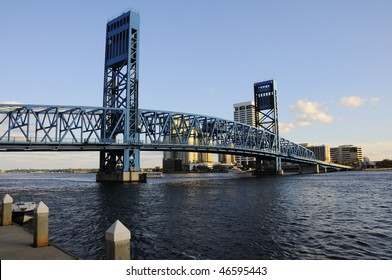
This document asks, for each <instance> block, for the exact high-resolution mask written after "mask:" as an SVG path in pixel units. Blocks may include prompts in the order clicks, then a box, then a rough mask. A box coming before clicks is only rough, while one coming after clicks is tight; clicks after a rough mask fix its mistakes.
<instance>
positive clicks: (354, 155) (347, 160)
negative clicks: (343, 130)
mask: <svg viewBox="0 0 392 280" xmlns="http://www.w3.org/2000/svg"><path fill="white" fill-rule="evenodd" d="M331 160H332V162H334V163H339V164H354V163H360V162H363V154H362V148H361V147H358V146H353V145H341V146H339V147H335V148H331Z"/></svg>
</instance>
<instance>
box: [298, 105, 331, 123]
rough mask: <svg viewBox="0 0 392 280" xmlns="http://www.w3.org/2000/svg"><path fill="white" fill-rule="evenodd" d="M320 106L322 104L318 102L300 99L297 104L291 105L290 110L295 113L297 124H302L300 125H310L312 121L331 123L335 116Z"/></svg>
mask: <svg viewBox="0 0 392 280" xmlns="http://www.w3.org/2000/svg"><path fill="white" fill-rule="evenodd" d="M320 107H321V105H320V104H319V103H318V102H310V101H306V100H302V99H300V100H298V101H297V104H296V105H291V106H290V110H291V111H292V112H293V113H294V114H295V116H296V118H297V124H302V125H299V126H308V125H310V122H324V123H331V122H332V120H333V117H332V116H330V115H327V114H326V113H325V112H323V111H322V109H321V108H320ZM304 124H306V125H304Z"/></svg>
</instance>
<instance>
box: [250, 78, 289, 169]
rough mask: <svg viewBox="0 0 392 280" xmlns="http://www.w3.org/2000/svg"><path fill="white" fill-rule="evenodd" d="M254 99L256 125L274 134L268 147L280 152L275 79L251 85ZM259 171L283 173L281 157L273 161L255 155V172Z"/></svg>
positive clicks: (277, 152)
mask: <svg viewBox="0 0 392 280" xmlns="http://www.w3.org/2000/svg"><path fill="white" fill-rule="evenodd" d="M253 87H254V100H255V114H256V116H255V120H256V127H260V128H262V129H264V130H266V131H268V132H271V133H273V134H275V139H274V141H273V146H272V147H270V148H271V149H272V150H274V151H275V152H276V154H278V155H279V154H280V140H279V122H278V99H277V88H276V81H275V80H269V81H264V82H258V83H255V84H254V85H253ZM259 173H261V174H262V173H274V174H280V175H282V174H283V170H282V159H281V158H280V157H279V156H277V157H276V158H275V161H274V162H272V161H270V160H266V159H263V158H261V157H256V172H255V174H256V175H257V174H259Z"/></svg>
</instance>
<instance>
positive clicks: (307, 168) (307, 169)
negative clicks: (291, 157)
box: [299, 164, 320, 174]
mask: <svg viewBox="0 0 392 280" xmlns="http://www.w3.org/2000/svg"><path fill="white" fill-rule="evenodd" d="M299 173H300V174H310V173H320V166H319V165H318V164H312V165H310V164H301V165H300V166H299Z"/></svg>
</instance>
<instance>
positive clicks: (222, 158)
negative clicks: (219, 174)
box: [218, 154, 235, 164]
mask: <svg viewBox="0 0 392 280" xmlns="http://www.w3.org/2000/svg"><path fill="white" fill-rule="evenodd" d="M218 161H219V162H220V163H222V164H235V156H234V155H228V154H219V155H218Z"/></svg>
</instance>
